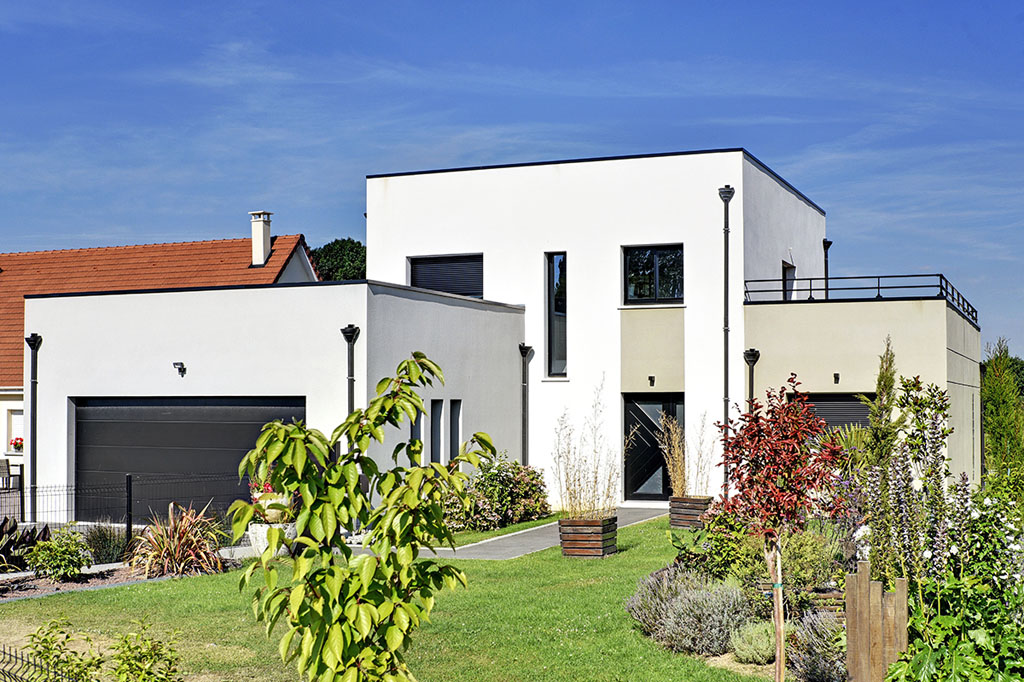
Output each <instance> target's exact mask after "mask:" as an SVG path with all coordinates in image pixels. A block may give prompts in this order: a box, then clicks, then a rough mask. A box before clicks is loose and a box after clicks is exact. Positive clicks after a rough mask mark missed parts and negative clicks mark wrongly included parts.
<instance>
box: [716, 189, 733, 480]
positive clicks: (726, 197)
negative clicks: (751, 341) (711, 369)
mask: <svg viewBox="0 0 1024 682" xmlns="http://www.w3.org/2000/svg"><path fill="white" fill-rule="evenodd" d="M735 193H736V190H735V189H733V188H732V187H731V186H730V185H726V186H725V187H720V188H719V189H718V196H719V198H721V200H722V209H723V211H724V216H725V219H724V226H723V228H722V269H723V273H724V274H723V276H722V303H723V305H722V379H723V390H722V436H723V437H725V436H728V435H729V202H730V201H731V200H732V197H733V195H734V194H735ZM722 469H723V470H724V474H723V494H724V495H725V499H729V465H728V464H725V465H724V466H723V467H722Z"/></svg>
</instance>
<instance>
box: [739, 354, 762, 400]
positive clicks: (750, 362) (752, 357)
mask: <svg viewBox="0 0 1024 682" xmlns="http://www.w3.org/2000/svg"><path fill="white" fill-rule="evenodd" d="M743 359H744V360H745V361H746V363H747V369H748V372H749V375H748V379H747V403H748V404H749V405H753V404H754V365H756V364H757V361H758V360H760V359H761V351H759V350H758V349H756V348H748V349H746V350H745V351H743Z"/></svg>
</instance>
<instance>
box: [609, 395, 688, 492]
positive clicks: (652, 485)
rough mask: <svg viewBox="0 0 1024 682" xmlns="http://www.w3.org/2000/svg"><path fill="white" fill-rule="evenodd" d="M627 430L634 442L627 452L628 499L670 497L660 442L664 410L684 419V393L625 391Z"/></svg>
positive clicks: (625, 480)
mask: <svg viewBox="0 0 1024 682" xmlns="http://www.w3.org/2000/svg"><path fill="white" fill-rule="evenodd" d="M622 402H623V404H624V407H625V426H626V433H627V434H629V433H633V434H634V435H633V442H632V444H631V447H630V449H629V452H627V453H626V455H625V459H626V462H625V476H624V488H625V494H626V499H627V500H667V499H668V498H669V495H670V493H671V488H670V487H669V480H668V468H667V467H666V466H665V457H664V456H663V455H662V452H661V448H660V447H659V446H658V436H659V434H660V433H661V426H660V423H661V413H662V412H664V413H665V414H667V415H669V416H670V417H673V418H674V419H677V420H678V421H679V423H680V425H682V422H683V394H682V393H624V394H623V395H622Z"/></svg>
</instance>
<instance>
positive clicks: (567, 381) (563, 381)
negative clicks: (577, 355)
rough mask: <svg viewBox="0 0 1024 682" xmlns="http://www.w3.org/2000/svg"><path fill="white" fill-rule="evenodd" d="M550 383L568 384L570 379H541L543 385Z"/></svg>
mask: <svg viewBox="0 0 1024 682" xmlns="http://www.w3.org/2000/svg"><path fill="white" fill-rule="evenodd" d="M544 382H550V383H555V384H559V383H561V384H567V383H569V377H544V378H543V379H541V383H544Z"/></svg>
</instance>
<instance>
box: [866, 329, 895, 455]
mask: <svg viewBox="0 0 1024 682" xmlns="http://www.w3.org/2000/svg"><path fill="white" fill-rule="evenodd" d="M857 399H858V400H860V401H861V403H863V404H864V405H866V406H867V408H868V439H867V447H866V455H867V461H866V462H864V463H863V464H864V465H865V468H867V467H873V466H878V467H885V466H886V465H887V464H888V463H889V458H890V457H892V452H893V450H895V449H896V442H897V441H898V440H899V434H900V428H902V426H903V419H902V417H901V416H899V415H898V414H897V416H893V415H894V413H896V354H895V353H894V352H893V350H892V338H891V337H889V336H886V337H885V349H884V350H883V351H882V354H881V355H879V356H878V374H877V375H876V376H875V398H874V400H872V399H871V398H869V397H867V396H866V395H858V396H857Z"/></svg>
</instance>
